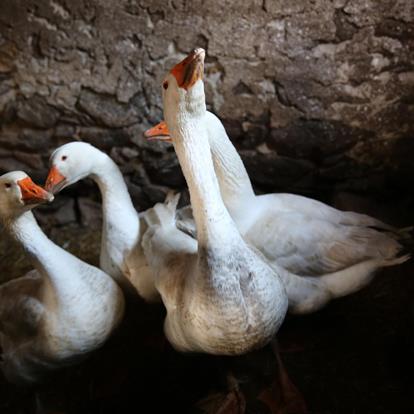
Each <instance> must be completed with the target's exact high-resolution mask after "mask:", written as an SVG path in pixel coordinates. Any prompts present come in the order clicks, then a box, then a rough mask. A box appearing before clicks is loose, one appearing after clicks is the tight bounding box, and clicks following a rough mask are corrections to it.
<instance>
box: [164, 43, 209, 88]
mask: <svg viewBox="0 0 414 414" xmlns="http://www.w3.org/2000/svg"><path fill="white" fill-rule="evenodd" d="M205 55H206V52H205V51H204V49H201V48H198V49H194V50H193V51H192V52H191V53H190V54H189V55H188V56H187V57H186V58H185V59H184V60H182V61H181V62H180V63H177V64H176V65H175V66H174V67H173V68H172V69H171V74H172V75H174V77H175V79H176V81H177V84H178V86H179V87H180V88H184V89H185V90H188V89H190V88H191V87H192V86H193V85H194V84H195V83H196V82H197V81H198V80H199V79H203V73H204V58H205Z"/></svg>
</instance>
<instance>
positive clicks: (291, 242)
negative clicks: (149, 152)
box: [145, 111, 410, 313]
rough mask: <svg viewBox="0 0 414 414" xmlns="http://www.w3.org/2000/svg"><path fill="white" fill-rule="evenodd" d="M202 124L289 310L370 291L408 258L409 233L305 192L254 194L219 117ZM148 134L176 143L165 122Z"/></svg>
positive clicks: (225, 190)
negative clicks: (378, 275)
mask: <svg viewBox="0 0 414 414" xmlns="http://www.w3.org/2000/svg"><path fill="white" fill-rule="evenodd" d="M199 122H200V124H201V123H202V124H203V125H204V126H205V128H206V130H207V133H208V138H209V143H210V149H211V153H212V157H213V161H214V168H215V172H216V175H217V178H218V182H219V185H220V191H221V196H222V199H223V201H224V203H225V205H226V207H227V209H228V211H229V213H230V215H231V217H232V219H233V220H234V222H235V223H236V225H237V228H238V230H239V231H240V233H241V234H242V235H243V237H244V238H245V239H246V240H247V241H248V242H249V243H251V244H252V245H253V246H255V247H256V248H257V249H258V250H259V251H260V252H261V253H262V254H264V256H265V257H266V258H267V259H268V260H269V261H270V262H271V264H272V265H273V266H276V267H277V271H278V272H279V274H281V275H282V278H283V280H284V282H285V284H286V289H287V293H288V296H289V305H290V311H291V312H293V313H309V312H314V311H316V310H318V309H320V308H322V307H323V306H325V305H326V304H327V303H329V302H330V301H331V300H332V299H334V298H338V297H342V296H345V295H349V294H351V293H354V292H356V291H358V290H359V289H361V288H362V287H364V286H366V285H367V284H368V283H369V282H370V281H371V280H372V279H373V277H374V274H375V272H376V271H377V270H378V269H380V268H381V267H386V266H394V265H397V264H401V263H403V262H405V261H406V260H408V259H409V258H410V255H409V254H405V255H404V254H401V252H402V250H403V245H402V244H401V243H400V242H399V239H400V238H403V237H404V235H405V233H406V229H396V228H395V227H393V226H390V225H388V224H386V223H383V222H381V221H380V220H377V219H376V218H373V217H370V216H368V215H365V214H359V213H354V212H344V211H340V210H337V209H335V208H333V207H330V206H328V205H326V204H324V203H322V202H320V201H316V200H313V199H310V198H306V197H303V196H300V195H294V194H265V195H256V194H255V193H254V191H253V187H252V184H251V181H250V178H249V176H248V174H247V171H246V169H245V167H244V165H243V162H242V160H241V158H240V156H239V154H238V153H237V150H236V149H235V147H234V146H233V144H232V143H231V141H230V139H229V137H228V136H227V133H226V131H225V129H224V127H223V125H222V123H221V121H220V120H219V118H218V117H217V116H215V115H214V114H212V113H211V112H208V111H206V113H205V114H204V117H203V118H202V119H200V121H199ZM145 135H146V137H147V138H148V139H161V140H165V141H171V139H172V138H171V135H170V131H169V129H168V127H167V124H166V123H165V121H162V122H160V123H159V124H158V125H156V126H155V127H153V128H150V129H149V130H147V131H146V132H145ZM187 214H188V213H187ZM188 225H189V223H187V226H188ZM281 268H283V269H285V270H286V271H287V272H283V269H281Z"/></svg>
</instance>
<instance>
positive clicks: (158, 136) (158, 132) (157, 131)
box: [144, 121, 172, 142]
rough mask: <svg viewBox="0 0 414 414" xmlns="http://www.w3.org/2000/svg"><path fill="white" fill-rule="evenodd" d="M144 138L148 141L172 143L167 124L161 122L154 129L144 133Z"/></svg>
mask: <svg viewBox="0 0 414 414" xmlns="http://www.w3.org/2000/svg"><path fill="white" fill-rule="evenodd" d="M144 137H145V138H147V140H148V141H167V142H172V139H171V135H170V132H169V131H168V127H167V124H166V123H165V121H161V122H160V123H159V124H157V125H155V126H154V127H152V128H150V129H147V130H146V131H145V132H144Z"/></svg>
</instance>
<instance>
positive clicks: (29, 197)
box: [17, 177, 54, 205]
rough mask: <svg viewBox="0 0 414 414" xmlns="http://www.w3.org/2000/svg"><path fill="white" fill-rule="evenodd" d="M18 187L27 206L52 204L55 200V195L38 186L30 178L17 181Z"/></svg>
mask: <svg viewBox="0 0 414 414" xmlns="http://www.w3.org/2000/svg"><path fill="white" fill-rule="evenodd" d="M17 185H18V186H19V187H20V190H21V192H22V200H23V202H24V204H25V205H28V204H41V203H45V202H51V201H53V199H54V197H53V194H50V193H49V192H47V191H46V190H44V189H43V188H42V187H40V186H38V185H36V184H35V183H34V182H33V181H32V179H31V178H30V177H26V178H23V179H22V180H19V181H17Z"/></svg>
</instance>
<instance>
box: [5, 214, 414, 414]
mask: <svg viewBox="0 0 414 414" xmlns="http://www.w3.org/2000/svg"><path fill="white" fill-rule="evenodd" d="M409 213H410V212H406V216H407V217H408V216H409V215H410V214H409ZM407 217H402V216H400V217H399V220H397V221H400V222H401V221H404V220H407ZM47 233H48V234H49V235H50V237H51V238H52V239H54V240H55V241H56V242H57V243H59V244H60V245H62V246H63V247H65V248H66V249H68V250H70V251H72V252H73V253H75V254H77V255H78V256H79V257H81V258H82V259H84V260H87V261H89V262H91V263H94V264H96V263H97V258H98V251H99V238H100V234H99V232H97V231H94V230H91V229H87V228H80V227H77V226H66V227H60V228H49V229H47ZM0 252H1V253H0V281H1V282H4V281H6V280H9V279H11V278H14V277H18V276H19V275H22V274H23V273H24V272H25V271H26V270H28V269H30V268H31V267H30V264H29V263H28V261H27V260H26V259H25V258H24V255H23V254H22V252H21V250H20V249H19V248H18V247H17V246H16V245H15V244H14V243H13V242H11V241H10V240H9V239H8V238H7V237H5V236H4V235H3V234H2V235H1V237H0ZM413 275H414V262H413V261H410V262H408V263H405V264H404V265H402V266H398V267H395V268H389V269H386V270H384V271H382V272H380V273H379V274H378V276H377V278H376V279H375V281H374V282H373V283H372V284H371V285H370V286H369V287H367V288H365V289H363V290H362V291H360V292H359V293H357V294H354V295H352V296H349V297H347V298H343V299H340V300H337V301H335V302H334V303H332V304H330V305H329V306H327V307H326V308H325V309H323V310H321V311H320V312H317V313H315V314H312V315H309V316H306V317H292V316H290V317H288V318H287V319H286V321H285V323H284V325H283V327H282V329H281V331H280V332H279V334H278V342H279V348H280V355H281V358H282V360H283V363H284V365H285V368H286V370H287V371H288V373H289V376H290V378H291V380H292V381H293V383H294V384H295V385H296V386H297V388H298V389H299V390H300V392H301V394H302V395H303V397H304V399H305V401H306V404H307V406H308V409H309V412H310V413H313V414H390V413H398V414H399V413H401V414H402V413H411V412H414V401H413V400H412V395H413V392H414V381H413V378H412V375H413V374H412V373H413V370H414V334H413V333H414V299H413V298H414V280H413ZM163 317H164V311H163V309H162V307H161V306H148V305H145V304H142V303H140V302H136V303H135V302H133V303H130V304H129V305H128V308H127V317H126V318H125V320H124V322H123V324H122V326H121V327H120V328H119V329H118V331H117V332H116V334H115V335H114V336H113V337H112V338H111V339H110V341H108V343H107V344H106V345H105V346H104V347H103V348H102V349H100V350H99V351H97V352H95V353H94V354H92V355H91V356H90V357H89V358H88V359H87V360H86V361H84V362H83V363H82V364H80V365H78V366H75V367H72V368H69V369H65V370H63V371H59V372H57V373H56V374H53V375H52V376H51V377H50V378H49V380H48V381H47V382H46V383H45V384H42V385H41V386H39V387H36V388H31V389H21V388H17V387H15V386H13V385H10V384H7V383H6V381H5V380H4V379H3V378H2V377H0V413H1V414H18V413H19V414H20V413H21V414H23V413H24V414H26V413H36V414H38V413H39V414H40V413H48V414H49V413H50V414H52V413H54V414H57V413H64V414H71V413H76V414H84V413H85V414H86V413H88V414H89V413H93V414H94V413H97V414H98V413H99V414H106V413H108V414H109V413H111V414H112V413H126V412H145V413H166V412H178V413H207V412H208V413H213V412H219V411H217V406H223V407H224V405H225V406H226V407H225V409H224V408H223V409H222V410H221V411H220V412H221V413H239V412H241V408H240V407H243V406H244V405H245V407H246V409H245V412H246V413H251V414H262V413H270V412H272V411H271V406H269V405H267V404H265V403H264V402H263V401H265V400H266V398H264V397H263V395H264V394H263V390H265V389H267V393H269V392H271V391H269V390H271V389H270V388H269V386H270V384H271V383H272V381H273V380H274V378H273V377H274V376H275V375H276V374H275V372H277V368H276V366H277V361H276V359H275V357H274V354H273V353H272V351H271V350H269V347H268V348H266V349H264V350H263V351H261V352H257V353H255V354H254V355H250V356H247V357H243V358H238V359H237V358H236V359H229V358H227V359H226V358H217V357H211V356H206V355H204V356H200V355H180V354H178V353H177V352H175V351H174V350H173V349H172V348H171V347H170V346H169V345H168V343H167V341H166V340H165V338H164V336H163V333H162V320H163ZM228 367H231V370H232V372H233V374H234V375H235V376H236V378H237V380H238V383H239V386H240V387H241V389H242V392H243V394H242V398H244V399H245V401H242V402H240V400H239V399H240V394H238V393H237V392H233V393H230V394H228V393H227V394H226V392H224V391H223V390H226V389H228V388H226V387H227V385H226V384H227V382H226V381H227V377H226V375H227V374H225V373H224V372H228ZM223 401H227V402H226V403H225V404H224V405H223ZM229 401H230V403H229ZM144 407H145V408H144ZM273 412H274V411H273Z"/></svg>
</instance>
